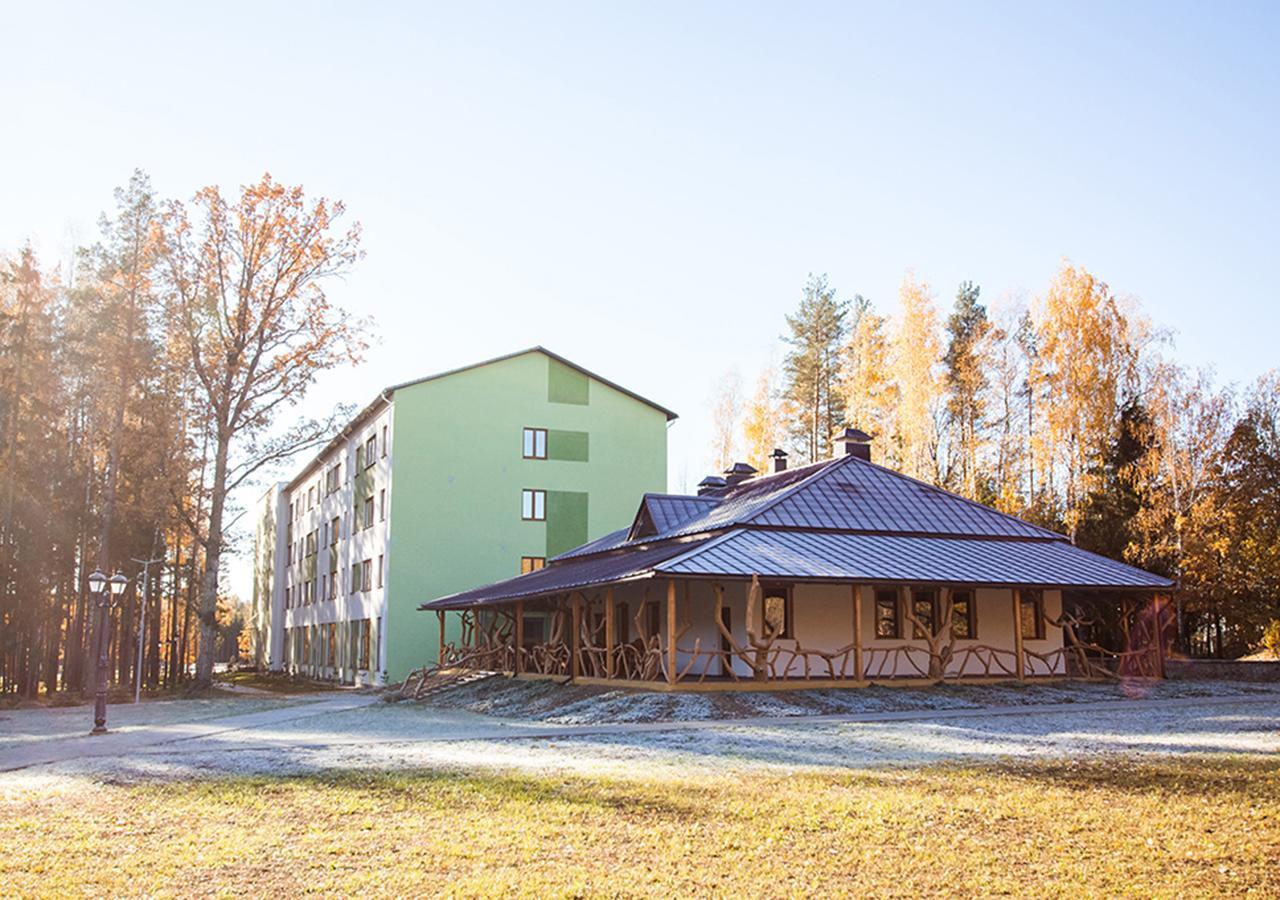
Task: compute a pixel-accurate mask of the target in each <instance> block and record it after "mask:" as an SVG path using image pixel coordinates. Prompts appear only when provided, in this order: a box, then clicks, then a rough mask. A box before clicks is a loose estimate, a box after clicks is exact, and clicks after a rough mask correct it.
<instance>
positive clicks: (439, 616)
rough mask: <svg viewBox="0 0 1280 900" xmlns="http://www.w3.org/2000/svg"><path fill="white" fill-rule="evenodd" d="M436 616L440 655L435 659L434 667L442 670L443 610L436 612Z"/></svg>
mask: <svg viewBox="0 0 1280 900" xmlns="http://www.w3.org/2000/svg"><path fill="white" fill-rule="evenodd" d="M436 616H437V620H438V621H439V623H440V655H439V656H438V657H437V658H436V667H437V668H444V610H443V609H438V610H436Z"/></svg>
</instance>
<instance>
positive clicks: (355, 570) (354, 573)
mask: <svg viewBox="0 0 1280 900" xmlns="http://www.w3.org/2000/svg"><path fill="white" fill-rule="evenodd" d="M351 593H353V594H358V593H360V563H358V562H354V563H352V564H351Z"/></svg>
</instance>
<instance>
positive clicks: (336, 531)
mask: <svg viewBox="0 0 1280 900" xmlns="http://www.w3.org/2000/svg"><path fill="white" fill-rule="evenodd" d="M340 534H342V519H341V518H340V517H339V516H334V517H333V519H332V520H331V521H330V522H329V547H330V548H333V547H336V546H337V544H338V536H339V535H340ZM331 552H332V551H331Z"/></svg>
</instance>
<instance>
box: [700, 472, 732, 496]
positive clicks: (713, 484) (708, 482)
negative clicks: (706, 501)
mask: <svg viewBox="0 0 1280 900" xmlns="http://www.w3.org/2000/svg"><path fill="white" fill-rule="evenodd" d="M726 484H727V482H726V481H725V480H724V479H723V478H721V477H720V476H719V475H708V476H707V477H706V478H704V479H702V480H701V481H699V482H698V496H699V497H701V496H703V495H704V494H714V493H716V492H717V491H720V490H723V489H724V487H725V485H726Z"/></svg>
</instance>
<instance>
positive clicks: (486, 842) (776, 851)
mask: <svg viewBox="0 0 1280 900" xmlns="http://www.w3.org/2000/svg"><path fill="white" fill-rule="evenodd" d="M0 884H3V885H5V891H4V893H5V894H6V895H10V896H11V895H13V894H18V895H28V894H35V895H47V896H66V895H82V894H92V895H138V894H146V895H152V894H181V895H190V894H196V895H205V894H217V895H228V896H230V895H254V896H264V895H276V896H278V895H293V894H297V893H300V892H303V891H304V890H309V891H314V892H317V893H319V894H322V895H324V894H354V895H360V894H367V895H373V896H393V895H401V896H408V895H418V894H422V893H451V894H455V895H493V894H513V893H514V894H527V895H547V894H550V895H564V894H574V895H582V894H588V895H601V894H603V895H619V894H621V895H628V894H652V895H663V896H670V895H672V894H677V893H678V894H683V895H688V894H697V895H705V894H708V893H710V894H725V893H734V894H741V895H747V896H759V895H779V894H798V893H808V892H817V891H823V892H836V893H851V894H867V893H872V894H895V895H912V894H918V893H921V892H936V893H946V894H999V893H1014V894H1034V895H1038V896H1044V895H1066V894H1078V893H1080V892H1086V893H1089V894H1105V895H1114V894H1134V895H1144V896H1149V895H1175V894H1199V895H1203V894H1209V893H1213V894H1222V893H1227V894H1246V893H1255V894H1257V895H1259V896H1276V895H1277V894H1278V893H1280V765H1277V763H1275V762H1274V761H1267V760H1258V759H1257V758H1251V759H1243V758H1212V759H1210V758H1195V759H1191V758H1185V757H1184V758H1182V759H1177V760H1169V761H1164V762H1141V763H1139V762H1134V761H1125V760H1117V759H1109V760H1100V761H1096V762H1089V763H1069V762H1058V763H1038V764H1032V765H1022V764H1019V765H1006V766H1001V767H995V768H961V767H949V766H948V767H935V768H927V769H914V770H887V771H864V772H856V773H847V772H844V773H839V774H834V773H833V774H803V775H793V776H773V775H767V776H766V775H748V776H741V777H737V776H734V777H729V776H725V777H723V778H717V779H715V780H711V781H708V780H706V779H698V780H683V781H681V780H673V781H645V780H642V779H640V778H635V779H596V778H580V777H523V776H506V775H474V774H473V775H464V774H457V773H442V772H412V773H397V774H368V773H361V774H343V775H336V776H330V777H319V778H281V779H262V778H254V779H242V780H236V779H229V780H228V779H224V780H211V781H205V782H199V783H170V784H145V785H132V786H111V785H98V786H93V787H86V788H85V790H84V791H83V792H67V793H60V794H58V795H56V796H53V795H50V794H47V793H43V794H41V793H35V792H32V793H27V794H21V793H19V794H15V795H12V796H10V797H9V798H8V799H0Z"/></svg>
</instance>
